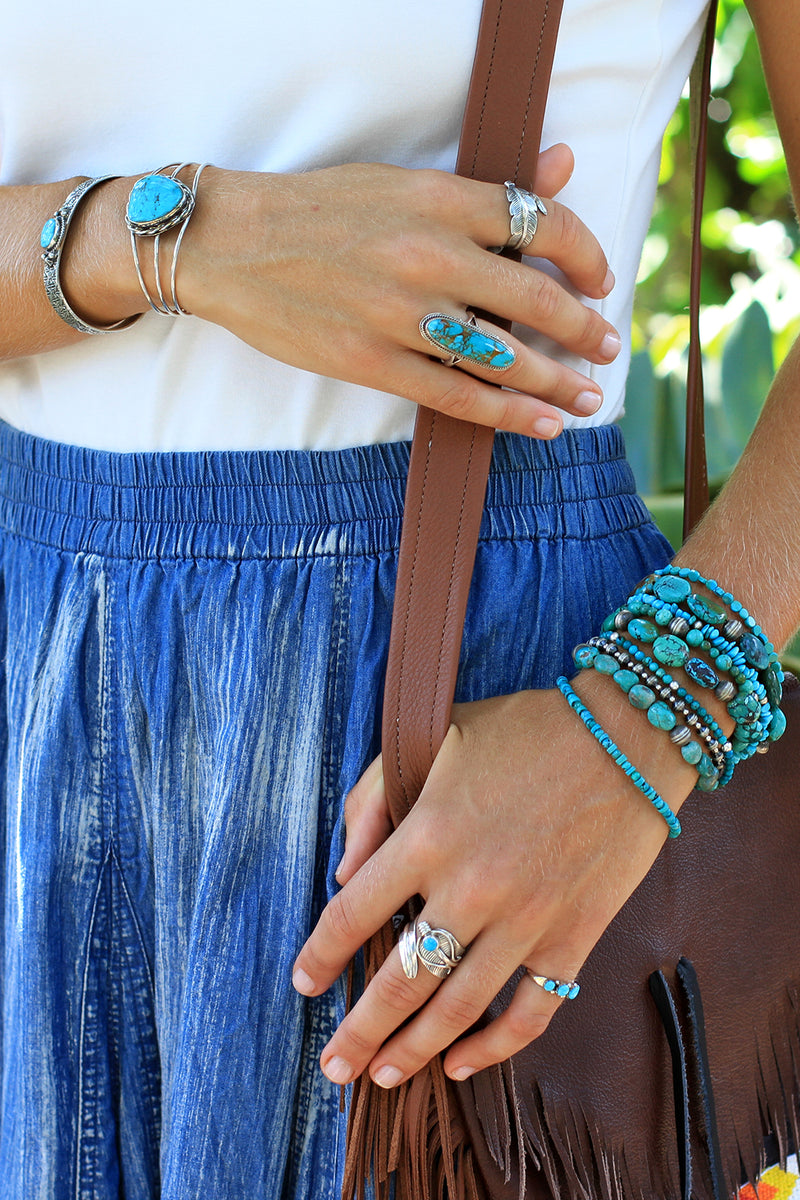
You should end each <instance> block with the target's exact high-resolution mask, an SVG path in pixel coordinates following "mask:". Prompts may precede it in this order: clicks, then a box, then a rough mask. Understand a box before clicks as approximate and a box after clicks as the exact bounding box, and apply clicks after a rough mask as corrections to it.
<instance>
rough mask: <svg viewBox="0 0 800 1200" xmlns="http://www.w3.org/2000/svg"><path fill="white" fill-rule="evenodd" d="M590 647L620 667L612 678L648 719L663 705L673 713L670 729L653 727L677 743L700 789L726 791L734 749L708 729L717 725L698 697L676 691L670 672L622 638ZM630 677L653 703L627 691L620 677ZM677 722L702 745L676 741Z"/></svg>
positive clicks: (596, 640) (594, 641)
mask: <svg viewBox="0 0 800 1200" xmlns="http://www.w3.org/2000/svg"><path fill="white" fill-rule="evenodd" d="M588 645H589V646H592V647H597V648H598V649H599V650H600V652H601V655H607V656H609V657H610V658H611V660H612V661H614V662H615V663H617V664H618V666H619V668H620V670H618V671H617V672H616V673H614V674H613V675H612V679H613V680H614V682H615V683H617V684H618V685H619V686H620V687H621V688H622V690H623V691H625V692H627V695H628V699H629V701H630V702H631V703H632V704H633V705H634V707H643V708H645V709H646V711H647V714H648V719H650V712H651V710H652V709H653V708H654V707H655V705H656V704H657V703H659V701H660V703H661V705H662V706H663V707H667V708H668V709H669V710H671V712H672V713H673V715H674V718H675V719H673V721H672V722H671V724H670V725H666V724H664V725H662V724H660V723H659V722H658V721H657V720H652V719H651V724H653V725H655V726H656V728H663V729H664V730H665V732H667V733H669V734H670V739H671V740H672V741H673V742H674V743H675V747H676V749H678V750H680V753H681V757H682V758H683V759H684V761H685V762H687V763H689V764H690V765H691V766H693V767H695V768H696V770H697V773H698V777H699V780H700V781H701V782H698V785H697V786H698V787H702V789H703V790H704V791H716V789H717V788H718V787H723V786H724V785H725V784H726V783H728V782H729V781H730V778H731V776H732V774H733V766H734V764H733V760H732V754H731V745H730V743H729V742H726V741H725V735H724V733H723V732H722V730H721V729H719V727H718V726H717V727H716V732H714V731H712V729H711V728H710V727H709V726H708V724H707V722H711V723H712V724H713V720H712V718H711V717H710V715H709V714H708V713H706V712H705V710H704V709H703V708H702V707H701V706H700V705H699V704H698V703H697V701H695V700H694V697H692V696H691V695H690V694H689V693H688V692H687V691H686V690H685V689H684V688H673V687H672V686H671V685H672V682H673V681H672V679H671V677H670V676H669V675H668V674H667V673H666V671H663V670H659V669H657V664H656V663H654V662H651V661H650V660H649V659H647V657H646V656H643V655H642V656H641V657H639V655H641V651H639V652H638V654H636V647H634V646H631V644H630V643H626V642H625V641H624V639H620V638H619V637H618V636H617V639H616V640H614V641H611V640H610V638H609V639H606V638H591V639H590V642H589V643H588ZM635 655H636V657H635ZM592 665H596V664H592ZM628 674H630V675H631V676H633V677H635V679H636V682H637V684H640V686H641V685H643V686H644V691H645V692H649V693H650V699H651V700H652V703H648V702H647V697H646V696H645V697H644V700H645V703H644V704H641V705H639V704H637V702H636V700H635V699H633V698H632V697H633V695H634V693H635V691H636V688H635V686H634V687H631V688H628V687H626V686H625V685H626V684H627V683H628V679H627V678H625V679H622V678H620V676H627V675H628ZM677 718H680V719H681V720H683V721H685V722H686V725H685V726H684V728H685V730H686V733H687V735H691V734H692V733H694V734H695V735H696V736H697V737H698V738H699V739H700V741H699V742H694V741H688V743H687V742H679V741H677V740H676V739H675V737H674V736H673V735H672V728H675V727H677ZM698 721H704V722H706V724H705V725H700V727H699V728H697V722H698ZM704 746H705V752H704V750H703V747H704Z"/></svg>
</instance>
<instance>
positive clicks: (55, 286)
mask: <svg viewBox="0 0 800 1200" xmlns="http://www.w3.org/2000/svg"><path fill="white" fill-rule="evenodd" d="M117 178H118V176H117V175H100V176H98V178H97V179H84V181H83V182H82V183H79V184H78V186H77V187H76V188H73V189H72V191H71V192H70V194H69V195H68V196H67V198H66V200H65V201H64V203H63V204H62V205H61V207H60V208H59V209H57V210H56V212H55V213H53V215H52V217H49V218H48V220H46V221H45V223H44V225H43V226H42V232H41V235H40V237H39V244H40V246H41V248H42V262H43V263H44V276H43V278H44V290H45V292H46V293H47V299H48V300H49V301H50V303H51V304H52V306H53V308H54V310H55V311H56V313H57V314H58V316H59V317H60V318H61V320H62V321H65V322H66V323H67V325H71V326H72V328H73V329H78V330H79V331H80V332H81V333H111V331H112V330H114V329H127V328H128V326H129V325H132V324H133V323H134V321H138V320H139V317H140V316H141V313H136V314H135V315H134V316H132V317H124V318H123V319H122V320H121V321H115V322H114V324H113V325H91V324H90V323H89V322H88V321H84V320H82V318H81V317H79V316H78V314H77V313H76V312H74V311H73V309H72V308H71V306H70V305H69V303H68V301H67V298H66V296H65V295H64V293H63V291H62V290H61V278H60V271H61V253H62V251H63V249H64V246H65V244H66V240H67V234H68V233H69V226H70V222H71V220H72V218H73V216H74V215H75V210H76V208H77V207H78V205H79V204H80V202H81V200H82V199H83V198H84V196H85V195H86V193H87V192H89V191H91V189H92V188H94V187H97V185H98V184H99V183H106V182H107V181H108V180H110V179H117Z"/></svg>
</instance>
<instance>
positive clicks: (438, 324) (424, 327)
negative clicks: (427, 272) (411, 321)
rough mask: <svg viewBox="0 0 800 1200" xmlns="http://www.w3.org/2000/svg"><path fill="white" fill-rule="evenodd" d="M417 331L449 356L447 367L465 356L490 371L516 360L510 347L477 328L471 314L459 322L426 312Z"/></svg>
mask: <svg viewBox="0 0 800 1200" xmlns="http://www.w3.org/2000/svg"><path fill="white" fill-rule="evenodd" d="M419 331H420V333H421V334H422V336H423V337H424V338H425V339H426V341H429V342H431V343H432V345H434V346H436V347H437V349H439V350H443V351H444V353H445V354H448V355H449V356H450V358H449V359H448V361H447V365H448V366H450V367H453V366H455V365H456V363H457V362H460V361H461V360H462V359H468V360H469V362H471V363H475V365H476V366H478V367H486V368H488V370H490V371H507V370H508V368H509V367H510V366H512V365H513V363H514V360H515V359H516V355H515V353H514V351H513V350H512V348H511V346H508V345H507V344H506V343H505V342H503V341H501V340H500V338H496V337H493V336H492V334H490V333H486V332H485V331H484V330H483V329H480V328H479V327H478V325H477V323H476V322H475V317H474V316H472V317H470V318H469V319H468V320H466V321H462V320H460V318H458V317H448V316H447V315H446V313H428V314H427V316H425V317H423V318H422V320H421V321H420V323H419Z"/></svg>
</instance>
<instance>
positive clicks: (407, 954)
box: [399, 918, 467, 979]
mask: <svg viewBox="0 0 800 1200" xmlns="http://www.w3.org/2000/svg"><path fill="white" fill-rule="evenodd" d="M399 950H400V962H401V964H402V967H403V973H404V974H405V976H406V978H407V979H416V976H417V971H418V970H419V964H420V963H422V965H423V967H424V968H425V970H426V971H430V973H431V975H435V976H436V977H437V979H445V978H446V977H447V976H448V975H449V974H450V972H451V971H452V970H453V968H454V967H455V966H457V964H458V963H459V962H461V959H462V958H463V957H464V955H465V954H466V952H467V951H466V947H464V946H462V945H461V942H460V941H459V940H458V938H457V937H456V936H455V935H454V934H452V933H450V931H449V930H448V929H433V928H432V927H431V926H430V925H429V924H428V922H427V921H423V920H422V919H421V918H420V919H418V920H416V921H410V922H409V923H408V925H406V927H405V929H404V930H403V932H402V934H401V935H400V943H399Z"/></svg>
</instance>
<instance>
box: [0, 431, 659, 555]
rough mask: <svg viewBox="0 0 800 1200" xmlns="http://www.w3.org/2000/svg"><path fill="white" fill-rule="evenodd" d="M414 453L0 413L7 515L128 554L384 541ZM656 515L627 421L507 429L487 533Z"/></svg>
mask: <svg viewBox="0 0 800 1200" xmlns="http://www.w3.org/2000/svg"><path fill="white" fill-rule="evenodd" d="M408 456H409V445H408V443H405V442H392V443H386V444H383V445H377V446H360V447H356V448H354V449H347V450H324V451H298V450H288V451H273V450H268V451H241V452H239V451H208V452H196V453H195V452H192V453H187V452H176V453H167V452H157V453H133V454H130V453H127V454H112V453H108V452H106V451H99V450H89V449H86V448H84V447H81V446H69V445H62V444H60V443H56V442H48V441H44V440H42V439H40V438H36V437H32V436H30V435H29V434H25V433H20V432H19V431H18V430H15V429H12V428H11V427H9V426H8V425H3V424H2V423H0V529H2V530H3V531H4V532H5V533H6V534H10V535H17V536H21V537H25V538H27V539H29V540H32V541H35V542H39V543H42V544H45V545H48V546H52V547H55V548H57V549H60V550H64V551H69V552H74V553H87V554H99V555H102V556H104V557H113V558H126V559H150V558H156V559H187V558H188V559H198V558H231V559H243V558H275V557H279V558H286V557H308V556H318V555H332V554H335V555H342V554H380V553H384V552H387V551H392V550H394V549H395V548H396V546H397V544H398V541H399V527H400V519H401V516H402V508H403V495H404V490H405V478H406V472H407V469H408ZM598 506H599V508H598ZM600 510H602V514H603V516H602V519H600V516H599V514H600ZM646 516H647V514H646V509H645V508H644V506H643V504H642V503H641V501H640V500H639V499H638V497H637V496H636V495H635V485H634V481H633V476H632V474H631V471H630V468H629V466H628V464H627V462H626V460H625V457H624V446H623V440H622V435H621V433H620V431H619V429H618V428H617V427H616V426H601V427H600V428H595V429H581V430H567V431H565V432H564V433H562V434H561V436H560V437H558V438H556V439H555V440H554V441H552V442H541V441H533V440H530V439H527V438H523V437H519V436H516V435H513V434H505V433H498V434H497V437H496V439H495V450H494V458H493V465H492V472H491V476H490V480H489V487H488V492H487V503H486V512H485V514H484V523H483V528H482V531H481V536H482V537H486V538H506V537H508V538H520V537H580V538H591V537H597V536H602V535H603V534H604V533H605V532H607V531H608V529H609V527H611V528H614V529H619V528H625V527H628V526H630V527H634V526H638V525H639V524H641V522H642V520H643V519H646Z"/></svg>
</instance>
